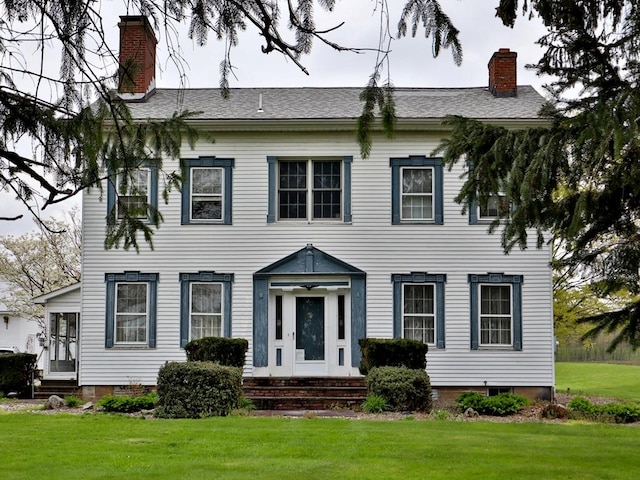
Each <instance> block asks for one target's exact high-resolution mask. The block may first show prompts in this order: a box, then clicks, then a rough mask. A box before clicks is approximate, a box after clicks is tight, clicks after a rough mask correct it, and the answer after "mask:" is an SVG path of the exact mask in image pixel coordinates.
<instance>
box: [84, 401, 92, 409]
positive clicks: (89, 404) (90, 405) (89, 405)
mask: <svg viewBox="0 0 640 480" xmlns="http://www.w3.org/2000/svg"><path fill="white" fill-rule="evenodd" d="M82 410H93V402H87V403H85V404H84V405H82Z"/></svg>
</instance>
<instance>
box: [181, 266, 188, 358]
mask: <svg viewBox="0 0 640 480" xmlns="http://www.w3.org/2000/svg"><path fill="white" fill-rule="evenodd" d="M187 343H189V276H188V275H186V274H180V348H184V347H185V345H186V344H187Z"/></svg>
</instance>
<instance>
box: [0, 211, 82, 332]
mask: <svg viewBox="0 0 640 480" xmlns="http://www.w3.org/2000/svg"><path fill="white" fill-rule="evenodd" d="M42 222H43V224H44V225H43V227H42V228H40V229H39V230H38V231H35V232H31V233H27V234H25V235H21V236H18V237H14V236H10V235H9V236H2V237H0V281H2V282H3V283H4V284H5V286H6V287H7V288H6V290H7V292H6V294H5V297H4V298H0V300H1V301H2V303H4V304H5V305H6V306H7V307H8V308H9V309H10V310H11V311H13V312H15V313H16V314H17V315H21V316H23V317H25V318H31V319H35V320H37V321H38V322H39V324H40V326H41V327H43V328H44V308H43V307H42V305H34V304H33V302H32V301H31V299H32V298H33V297H37V296H39V295H44V294H46V293H50V292H52V291H54V290H57V289H59V288H62V287H66V286H67V285H71V284H73V283H76V282H79V281H80V255H81V242H82V228H81V224H80V219H79V214H78V211H77V210H76V209H73V210H71V211H70V212H69V214H68V215H67V217H66V218H65V219H63V220H52V219H49V220H42Z"/></svg>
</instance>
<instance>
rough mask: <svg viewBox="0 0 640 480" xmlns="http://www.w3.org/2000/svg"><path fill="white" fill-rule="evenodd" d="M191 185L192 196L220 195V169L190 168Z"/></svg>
mask: <svg viewBox="0 0 640 480" xmlns="http://www.w3.org/2000/svg"><path fill="white" fill-rule="evenodd" d="M191 184H192V186H191V191H192V192H193V193H194V194H199V193H201V194H221V193H222V169H221V168H192V169H191Z"/></svg>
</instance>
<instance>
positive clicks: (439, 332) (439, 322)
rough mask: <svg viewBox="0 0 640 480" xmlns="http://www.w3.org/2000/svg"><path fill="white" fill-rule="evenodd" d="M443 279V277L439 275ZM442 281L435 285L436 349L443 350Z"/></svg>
mask: <svg viewBox="0 0 640 480" xmlns="http://www.w3.org/2000/svg"><path fill="white" fill-rule="evenodd" d="M439 277H443V275H439ZM444 338H445V334H444V281H437V283H436V348H444V346H445V343H444Z"/></svg>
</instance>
